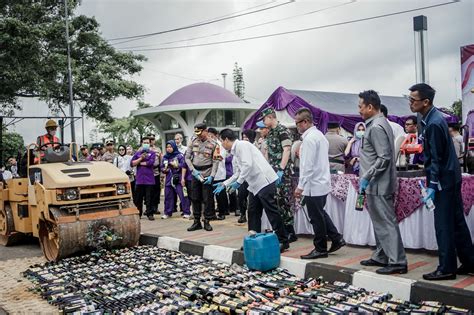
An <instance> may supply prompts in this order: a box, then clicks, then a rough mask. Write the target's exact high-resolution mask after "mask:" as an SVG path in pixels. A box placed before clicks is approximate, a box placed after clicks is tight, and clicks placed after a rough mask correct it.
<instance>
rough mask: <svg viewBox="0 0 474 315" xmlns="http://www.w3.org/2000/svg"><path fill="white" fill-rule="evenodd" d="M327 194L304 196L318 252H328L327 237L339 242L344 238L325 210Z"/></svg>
mask: <svg viewBox="0 0 474 315" xmlns="http://www.w3.org/2000/svg"><path fill="white" fill-rule="evenodd" d="M326 198H327V195H324V196H314V197H313V196H311V197H310V196H304V200H305V201H306V207H307V208H308V216H309V219H310V220H309V221H310V222H311V225H312V226H313V230H314V239H313V243H314V248H315V249H316V250H317V251H318V252H327V250H328V246H327V237H329V238H330V239H331V241H333V242H337V241H339V240H340V239H341V238H342V235H341V234H339V232H338V231H337V228H336V227H335V226H334V223H332V220H331V218H330V217H329V215H328V214H327V213H326V211H325V210H324V206H325V205H326Z"/></svg>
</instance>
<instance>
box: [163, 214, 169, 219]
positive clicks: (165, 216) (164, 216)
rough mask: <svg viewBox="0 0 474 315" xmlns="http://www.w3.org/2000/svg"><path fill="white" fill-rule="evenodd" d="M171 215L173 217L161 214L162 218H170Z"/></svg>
mask: <svg viewBox="0 0 474 315" xmlns="http://www.w3.org/2000/svg"><path fill="white" fill-rule="evenodd" d="M170 217H171V216H169V215H166V214H163V215H162V216H161V218H162V219H168V218H170Z"/></svg>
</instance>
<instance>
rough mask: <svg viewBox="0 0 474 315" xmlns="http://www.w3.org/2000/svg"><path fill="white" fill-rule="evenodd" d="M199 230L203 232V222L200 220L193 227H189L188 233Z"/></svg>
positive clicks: (195, 221)
mask: <svg viewBox="0 0 474 315" xmlns="http://www.w3.org/2000/svg"><path fill="white" fill-rule="evenodd" d="M197 230H202V225H201V221H199V220H194V223H193V225H191V226H190V227H188V232H192V231H197Z"/></svg>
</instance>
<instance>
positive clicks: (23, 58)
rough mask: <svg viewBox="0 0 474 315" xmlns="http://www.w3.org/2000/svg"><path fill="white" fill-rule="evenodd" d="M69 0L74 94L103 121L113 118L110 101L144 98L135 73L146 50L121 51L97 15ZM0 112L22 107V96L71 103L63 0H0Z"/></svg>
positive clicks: (89, 112)
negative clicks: (89, 14)
mask: <svg viewBox="0 0 474 315" xmlns="http://www.w3.org/2000/svg"><path fill="white" fill-rule="evenodd" d="M77 5H78V3H77V1H76V0H69V7H68V8H69V16H68V19H69V34H70V46H71V67H72V76H73V97H74V103H75V104H76V106H80V107H81V108H82V109H83V111H84V113H85V114H86V115H87V116H88V117H91V118H94V119H97V120H98V121H107V120H111V105H110V102H111V101H113V100H114V99H116V98H117V97H126V98H128V99H137V98H139V97H140V96H141V95H142V94H143V91H144V88H143V86H141V85H139V84H137V83H136V82H134V81H133V80H131V79H130V78H131V77H132V76H133V75H134V74H137V73H139V72H140V71H141V70H142V66H141V62H142V61H144V60H146V58H145V57H144V56H142V55H135V54H132V53H128V52H127V53H125V52H120V51H117V50H116V49H115V48H114V47H112V46H111V45H110V44H109V43H107V42H106V40H105V39H103V38H102V36H101V34H100V30H99V23H98V22H97V21H96V20H95V18H93V17H87V16H84V15H78V16H76V15H75V14H74V9H75V8H76V7H77ZM0 16H1V17H2V18H1V19H0V42H1V43H2V45H1V46H2V50H1V53H0V65H1V66H0V79H1V82H2V84H0V111H1V113H3V114H11V113H12V111H13V110H14V109H20V108H21V106H20V103H19V98H20V97H35V98H39V99H41V100H44V101H46V102H47V103H48V105H49V106H50V107H51V108H52V109H58V108H60V107H64V106H67V105H68V104H69V90H68V75H67V45H66V39H65V18H64V3H63V1H1V2H0Z"/></svg>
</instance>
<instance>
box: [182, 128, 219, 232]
mask: <svg viewBox="0 0 474 315" xmlns="http://www.w3.org/2000/svg"><path fill="white" fill-rule="evenodd" d="M194 134H195V135H196V137H195V138H194V139H193V140H192V142H191V145H189V146H188V149H187V150H186V155H185V159H186V164H187V165H188V167H189V170H190V171H191V172H192V174H193V179H192V183H191V194H190V197H191V202H192V205H193V215H194V223H193V225H191V226H190V227H189V228H188V231H196V230H200V229H202V228H203V226H202V225H201V213H202V209H203V208H204V229H205V230H206V231H212V226H211V225H210V224H209V221H210V220H211V219H212V218H213V217H214V215H215V213H214V212H213V211H212V208H211V207H209V203H211V202H214V195H213V193H212V181H213V179H214V176H215V175H216V172H217V168H218V166H219V160H218V159H214V156H215V155H216V152H215V151H216V147H217V143H216V142H215V141H214V140H212V139H211V138H210V137H209V136H208V131H207V126H206V124H204V123H200V124H197V125H195V126H194Z"/></svg>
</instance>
